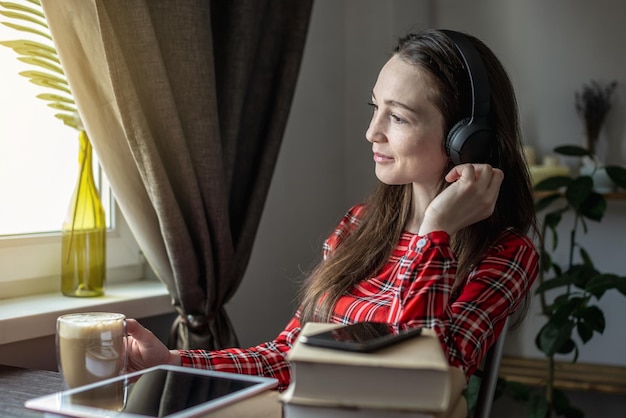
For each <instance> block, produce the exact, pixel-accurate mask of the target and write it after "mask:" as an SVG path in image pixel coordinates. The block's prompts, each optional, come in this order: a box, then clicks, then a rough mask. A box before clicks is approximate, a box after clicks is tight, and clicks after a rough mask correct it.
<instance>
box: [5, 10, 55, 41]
mask: <svg viewBox="0 0 626 418" xmlns="http://www.w3.org/2000/svg"><path fill="white" fill-rule="evenodd" d="M0 14H4V13H0ZM2 24H3V25H4V26H8V27H10V28H11V29H15V30H19V31H20V32H26V33H32V34H33V35H37V36H41V37H43V38H46V39H49V40H52V36H50V35H48V34H47V33H45V32H42V31H40V30H37V29H33V28H30V27H28V26H22V25H17V24H15V23H9V22H2Z"/></svg>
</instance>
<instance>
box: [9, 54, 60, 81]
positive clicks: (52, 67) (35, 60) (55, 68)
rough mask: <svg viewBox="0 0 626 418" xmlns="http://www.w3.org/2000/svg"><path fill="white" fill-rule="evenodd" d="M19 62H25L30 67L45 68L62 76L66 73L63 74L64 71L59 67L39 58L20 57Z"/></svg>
mask: <svg viewBox="0 0 626 418" xmlns="http://www.w3.org/2000/svg"><path fill="white" fill-rule="evenodd" d="M18 60H20V61H22V62H25V63H26V64H30V65H35V66H37V67H41V68H44V69H46V70H49V71H52V72H53V73H57V74H60V75H62V76H65V73H64V72H63V69H62V68H61V67H59V66H58V65H55V64H53V63H51V62H49V61H46V60H43V59H41V58H38V57H20V58H18Z"/></svg>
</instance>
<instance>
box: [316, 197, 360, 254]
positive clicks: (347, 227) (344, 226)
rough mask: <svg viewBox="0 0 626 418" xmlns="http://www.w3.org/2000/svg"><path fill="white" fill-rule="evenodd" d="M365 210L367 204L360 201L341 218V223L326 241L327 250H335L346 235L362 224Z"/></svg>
mask: <svg viewBox="0 0 626 418" xmlns="http://www.w3.org/2000/svg"><path fill="white" fill-rule="evenodd" d="M364 212H365V204H363V203H359V204H356V205H354V206H352V207H351V208H350V209H349V210H348V211H347V212H346V213H345V214H344V216H343V217H342V218H341V221H340V222H339V225H337V227H336V228H335V230H334V231H333V233H332V234H331V235H330V237H328V239H327V240H326V243H325V250H333V249H335V248H336V247H337V245H338V244H339V243H340V242H342V241H343V240H344V239H345V237H346V236H347V235H348V234H350V232H352V231H354V230H355V229H356V228H357V227H358V226H359V224H360V222H361V218H363V214H364Z"/></svg>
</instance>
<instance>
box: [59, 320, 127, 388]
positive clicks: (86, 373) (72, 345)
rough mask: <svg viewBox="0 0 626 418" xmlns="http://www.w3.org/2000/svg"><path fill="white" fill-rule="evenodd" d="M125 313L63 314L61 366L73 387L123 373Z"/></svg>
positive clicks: (60, 326) (61, 321) (67, 381)
mask: <svg viewBox="0 0 626 418" xmlns="http://www.w3.org/2000/svg"><path fill="white" fill-rule="evenodd" d="M124 320H125V317H124V315H122V314H114V313H84V314H71V315H64V316H62V317H60V318H59V322H58V329H57V339H58V341H57V348H58V356H59V366H60V369H61V371H62V373H63V377H64V379H65V382H66V384H67V386H68V387H70V388H73V387H77V386H81V385H85V384H88V383H93V382H96V381H99V380H103V379H108V378H111V377H115V376H118V375H119V374H121V373H123V371H124V366H125V352H124V336H125V321H124Z"/></svg>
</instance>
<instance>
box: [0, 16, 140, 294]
mask: <svg viewBox="0 0 626 418" xmlns="http://www.w3.org/2000/svg"><path fill="white" fill-rule="evenodd" d="M19 38H22V36H21V34H20V33H18V32H16V31H14V30H13V29H10V28H7V27H5V26H4V25H0V39H1V40H13V39H19ZM25 69H29V70H31V69H32V67H31V66H27V65H26V64H24V63H22V62H20V61H18V60H17V55H16V54H15V53H14V52H13V50H11V49H9V48H6V47H4V46H0V92H1V94H0V97H1V98H2V99H1V100H0V196H1V199H0V299H2V298H7V297H13V296H20V295H25V294H30V293H41V292H48V291H55V290H58V289H59V286H60V254H61V238H60V233H59V230H60V227H61V223H62V222H63V219H64V218H65V215H66V212H67V209H68V205H69V202H70V198H71V195H72V192H73V190H74V186H75V182H76V178H77V170H78V132H77V131H76V130H74V129H72V128H70V127H68V126H65V125H64V124H63V123H62V122H61V121H60V120H58V119H57V118H55V117H54V114H55V113H56V112H55V111H54V110H53V109H51V108H49V107H47V106H46V102H44V101H43V100H40V99H38V98H36V96H37V95H38V94H41V93H43V92H45V91H46V90H47V89H45V88H43V87H41V86H36V85H33V84H32V83H30V82H29V81H28V80H27V79H26V78H25V77H22V76H20V75H19V72H20V71H24V70H25ZM94 165H95V166H97V164H94ZM97 171H99V170H97ZM99 174H100V173H99V172H98V173H96V178H97V179H99V183H100V190H105V191H106V193H103V203H104V205H105V210H106V211H107V218H108V222H107V224H108V226H109V232H108V234H107V281H108V283H111V282H115V281H119V280H132V279H138V278H140V277H141V276H142V275H143V259H142V256H141V253H140V251H139V248H138V245H137V243H136V242H135V240H134V238H133V236H132V234H131V232H130V230H129V228H128V226H127V225H126V223H125V222H124V220H123V218H122V216H121V214H120V213H119V210H118V209H117V207H116V205H115V204H114V202H113V199H112V198H111V193H110V190H109V187H108V184H107V182H106V178H104V176H100V175H99Z"/></svg>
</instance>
